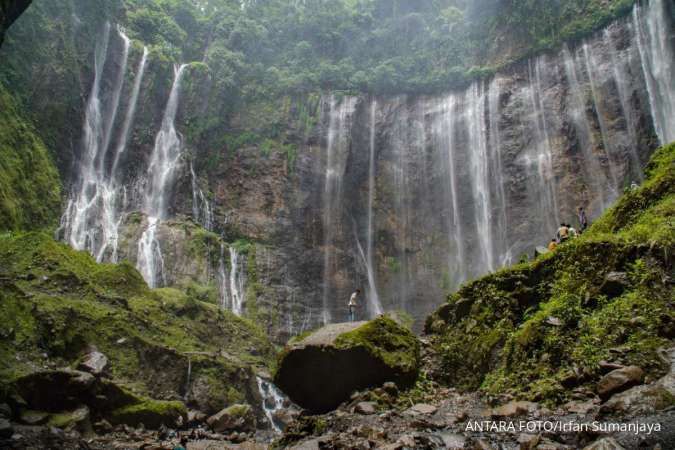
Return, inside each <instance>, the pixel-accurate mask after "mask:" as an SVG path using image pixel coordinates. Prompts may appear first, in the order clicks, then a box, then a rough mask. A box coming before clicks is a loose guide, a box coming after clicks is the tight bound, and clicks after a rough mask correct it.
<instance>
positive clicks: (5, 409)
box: [0, 403, 12, 419]
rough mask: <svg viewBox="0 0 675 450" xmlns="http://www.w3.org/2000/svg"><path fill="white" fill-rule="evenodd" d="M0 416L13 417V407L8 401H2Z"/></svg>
mask: <svg viewBox="0 0 675 450" xmlns="http://www.w3.org/2000/svg"><path fill="white" fill-rule="evenodd" d="M0 418H5V419H11V418H12V408H10V406H9V405H8V404H7V403H0Z"/></svg>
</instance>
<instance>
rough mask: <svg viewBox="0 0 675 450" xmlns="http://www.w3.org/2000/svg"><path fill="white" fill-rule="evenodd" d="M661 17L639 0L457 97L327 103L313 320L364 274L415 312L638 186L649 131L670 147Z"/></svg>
mask: <svg viewBox="0 0 675 450" xmlns="http://www.w3.org/2000/svg"><path fill="white" fill-rule="evenodd" d="M665 8H666V6H665V3H664V1H663V0H652V1H651V2H649V5H648V6H641V5H640V4H636V5H635V7H634V11H633V14H632V16H630V17H627V18H625V19H623V20H619V21H617V22H615V23H613V24H611V25H610V26H608V27H607V28H606V29H604V30H603V31H601V32H599V33H597V34H595V35H594V36H591V37H589V38H587V39H585V40H584V41H582V42H581V43H579V44H578V45H575V46H563V48H562V49H561V50H560V51H559V52H558V53H547V54H543V55H540V56H537V57H534V58H532V59H530V60H529V61H525V62H523V63H520V64H519V65H517V66H515V67H513V68H511V69H510V70H505V71H503V72H500V73H498V74H496V75H495V76H493V77H492V78H491V79H489V80H481V81H476V82H474V83H472V84H471V86H469V87H468V88H467V89H465V90H461V91H454V92H448V93H446V94H444V95H438V96H429V97H423V96H422V97H408V96H398V97H377V98H370V97H358V98H354V97H346V98H343V99H342V100H341V101H337V100H336V99H335V98H331V100H330V105H329V108H327V109H328V115H327V117H326V119H325V123H326V124H327V127H326V128H327V131H326V146H325V157H326V173H325V180H324V181H325V186H324V187H325V189H324V198H323V219H324V220H323V225H324V228H323V231H324V246H323V249H322V250H323V257H324V276H323V289H324V290H323V312H324V316H323V321H324V322H329V321H330V320H331V319H332V315H333V314H336V313H341V311H342V305H341V304H340V299H342V298H348V296H349V293H350V290H351V289H353V287H354V286H352V284H353V283H355V282H357V281H353V280H359V279H367V280H368V291H367V294H368V297H369V298H368V300H369V305H370V304H371V303H372V300H371V299H373V298H377V300H378V301H381V303H382V305H381V308H382V310H392V309H405V310H408V311H409V312H412V313H414V314H415V315H416V316H417V317H423V316H424V315H425V314H426V313H428V312H429V311H431V310H432V309H433V308H434V307H435V306H436V305H437V304H438V299H439V298H442V297H443V296H444V295H445V293H447V292H448V291H449V290H452V289H455V288H456V287H458V286H459V285H460V284H461V283H462V282H464V281H466V280H469V279H472V278H475V277H478V276H480V275H483V274H485V273H488V272H491V271H494V270H496V269H498V268H499V267H502V266H504V265H506V264H510V263H512V262H514V261H515V260H517V259H519V258H520V257H521V256H522V255H523V254H524V253H527V254H530V253H531V252H532V250H533V249H534V247H535V246H540V245H545V244H546V243H547V242H548V241H549V240H550V239H551V237H552V236H553V235H554V234H555V231H556V229H557V227H558V225H559V224H560V223H562V222H570V223H574V222H575V221H576V209H577V207H579V206H584V207H585V208H586V209H587V211H589V213H590V215H591V217H596V216H597V215H599V214H600V213H601V212H602V211H603V210H604V209H606V208H607V207H609V206H610V205H611V204H612V202H613V201H615V199H616V198H617V197H618V196H619V195H620V193H621V192H622V191H623V189H624V188H625V187H626V186H628V185H630V183H631V182H633V181H640V180H641V179H642V178H643V174H642V167H643V164H644V163H645V161H646V157H647V156H648V152H649V150H647V149H649V148H653V147H654V144H655V142H654V141H655V140H654V139H653V137H652V136H654V135H655V136H654V137H656V138H657V139H658V141H660V142H661V143H667V142H669V141H671V140H673V139H675V132H674V131H673V130H675V122H674V120H675V105H674V103H673V96H674V95H675V85H674V83H675V77H673V76H672V74H673V64H674V63H675V58H674V57H673V55H674V53H673V48H672V40H671V39H670V36H671V35H672V25H671V24H670V19H669V16H668V15H667V12H666V9H665ZM375 137H377V139H376V138H375ZM366 165H367V166H366ZM365 167H367V171H366V170H365V169H364V168H365ZM343 180H349V183H350V184H349V185H346V184H345V185H344V186H343ZM352 183H358V184H357V186H358V187H357V188H354V187H353V186H351V184H352ZM375 212H377V214H375ZM375 219H377V220H375ZM358 224H360V226H361V233H360V235H359V233H356V232H354V231H353V230H354V229H355V228H356V226H357V225H358ZM354 234H356V240H355V242H354V239H353V236H354ZM373 236H377V239H374V238H373ZM359 237H360V238H361V239H359ZM349 254H351V256H352V258H351V261H352V263H351V264H352V265H353V266H354V267H355V269H354V270H355V271H356V272H357V274H356V275H357V276H355V275H354V274H353V273H352V272H350V270H349V269H345V268H344V267H343V266H345V265H349V264H350V262H349V261H350V258H349V257H348V256H347V255H349ZM354 262H355V263H354ZM375 293H376V294H377V297H375V295H373V294H375ZM369 308H370V307H369ZM336 319H337V318H336Z"/></svg>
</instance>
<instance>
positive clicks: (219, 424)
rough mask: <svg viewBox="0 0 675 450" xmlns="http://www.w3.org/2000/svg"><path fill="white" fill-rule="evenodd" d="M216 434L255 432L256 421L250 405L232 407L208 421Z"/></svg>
mask: <svg viewBox="0 0 675 450" xmlns="http://www.w3.org/2000/svg"><path fill="white" fill-rule="evenodd" d="M206 423H207V424H208V425H209V426H210V427H211V429H212V430H213V431H215V432H216V433H222V432H228V431H255V426H256V420H255V415H254V414H253V409H252V408H251V406H250V405H232V406H229V407H227V408H225V409H223V410H222V411H220V412H219V413H216V414H214V415H213V416H211V417H209V418H208V419H206Z"/></svg>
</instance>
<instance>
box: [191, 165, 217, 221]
mask: <svg viewBox="0 0 675 450" xmlns="http://www.w3.org/2000/svg"><path fill="white" fill-rule="evenodd" d="M190 176H191V179H192V218H193V219H194V221H195V222H197V223H198V224H201V226H203V227H204V228H205V229H207V230H209V231H213V209H212V208H211V203H209V200H208V199H207V198H206V195H204V191H202V190H201V188H200V187H199V184H198V183H197V175H196V174H195V170H194V167H193V166H192V162H190Z"/></svg>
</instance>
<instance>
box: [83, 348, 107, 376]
mask: <svg viewBox="0 0 675 450" xmlns="http://www.w3.org/2000/svg"><path fill="white" fill-rule="evenodd" d="M107 367H108V357H107V356H105V355H104V354H103V353H101V352H99V351H98V350H96V348H92V349H91V351H89V353H87V354H86V355H85V356H84V358H83V359H82V362H80V364H79V365H78V366H77V368H78V370H82V371H84V372H89V373H91V374H93V375H101V374H102V373H103V371H104V370H105V369H106V368H107Z"/></svg>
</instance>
